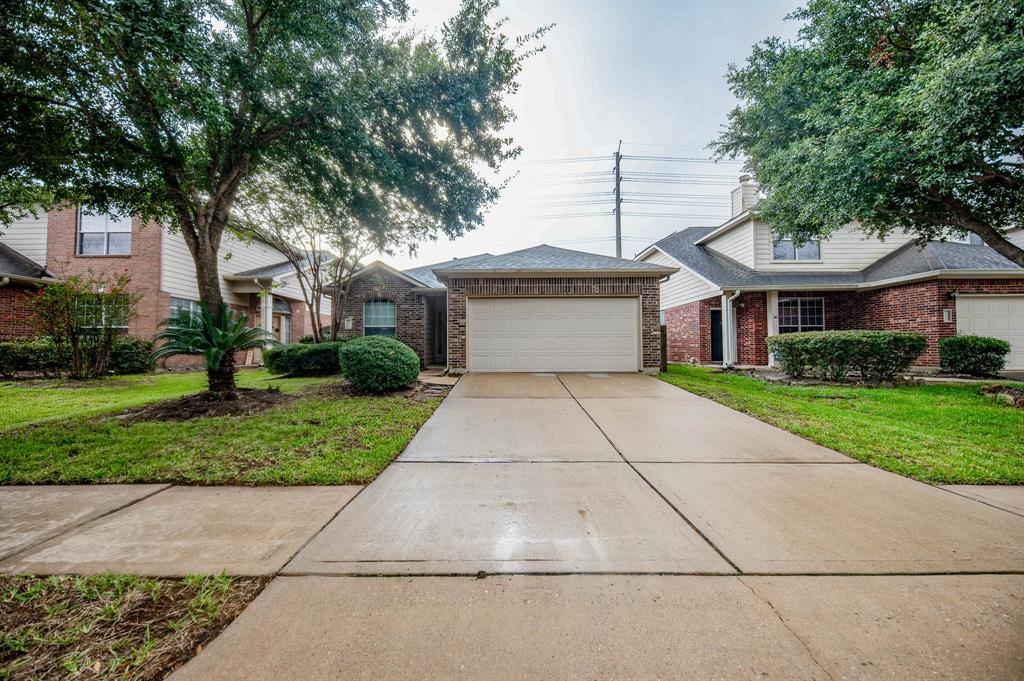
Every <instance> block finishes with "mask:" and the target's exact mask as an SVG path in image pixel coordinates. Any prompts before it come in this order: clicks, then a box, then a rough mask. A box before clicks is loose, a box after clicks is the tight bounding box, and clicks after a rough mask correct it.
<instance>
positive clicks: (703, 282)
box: [637, 176, 1024, 369]
mask: <svg viewBox="0 0 1024 681" xmlns="http://www.w3.org/2000/svg"><path fill="white" fill-rule="evenodd" d="M758 195H759V194H758V188H757V185H755V184H754V183H753V182H751V180H750V178H749V176H743V177H741V178H740V186H739V187H737V188H735V189H734V190H733V192H732V217H731V218H730V219H729V220H727V221H726V222H725V223H723V224H721V225H719V226H717V227H690V228H688V229H683V230H681V231H678V232H675V233H673V234H670V235H669V236H667V237H665V238H664V239H662V240H660V241H658V242H657V243H655V244H652V245H651V246H650V247H648V248H646V249H645V250H644V251H642V252H641V253H640V254H638V255H637V260H641V261H644V262H650V263H656V264H661V265H666V266H672V267H678V268H679V271H678V272H676V273H675V274H673V275H672V276H671V277H669V278H668V279H667V280H666V281H664V282H663V283H662V284H661V312H662V316H663V319H664V324H665V325H666V327H667V329H666V330H667V333H668V355H669V360H670V361H673V362H690V361H693V362H697V363H700V364H724V365H727V366H729V365H753V366H763V365H767V364H769V363H770V361H771V358H770V357H769V355H768V350H767V347H766V344H765V338H766V337H767V336H771V335H775V334H779V333H791V332H796V331H818V330H824V329H889V330H905V331H918V332H920V333H922V334H924V335H925V336H926V337H927V339H928V349H927V350H926V351H925V352H924V354H922V355H921V357H920V358H919V360H918V364H919V365H920V366H923V367H937V366H938V363H939V356H938V346H937V342H938V340H939V339H940V338H944V337H946V336H951V335H953V334H956V333H973V334H978V335H985V336H994V337H997V338H1002V339H1005V340H1007V341H1009V342H1010V344H1011V347H1012V350H1011V353H1010V356H1009V358H1008V361H1007V369H1024V269H1022V268H1020V267H1019V266H1017V265H1016V264H1014V263H1012V262H1011V261H1009V260H1007V259H1005V258H1003V257H1002V256H1001V255H999V254H998V253H996V252H995V251H994V250H992V249H991V248H989V247H988V246H985V245H984V244H982V243H981V242H980V240H978V239H977V238H976V237H973V236H972V237H971V238H968V239H964V240H962V241H941V242H939V241H932V242H929V243H927V244H925V246H924V247H923V248H919V247H918V246H917V245H916V244H915V243H914V242H913V241H912V239H911V238H910V237H909V236H907V235H904V234H892V235H890V236H889V237H888V238H887V239H885V240H884V241H881V240H879V239H877V238H874V237H870V236H867V235H865V234H864V233H863V232H860V231H859V230H858V229H857V226H856V225H855V224H851V225H849V226H847V227H844V228H843V229H840V230H839V231H838V232H836V233H834V234H832V235H831V236H830V237H829V238H828V239H823V240H821V241H810V242H808V243H805V244H803V245H800V246H797V245H795V244H794V243H793V242H792V241H789V240H785V239H782V240H779V239H775V238H774V237H773V235H772V231H771V229H770V227H769V226H768V225H767V224H765V223H763V222H760V221H758V220H757V219H756V218H755V216H754V214H753V212H752V209H753V208H754V207H755V205H756V204H757V201H758ZM1010 238H1011V240H1013V241H1014V242H1015V243H1018V244H1021V245H1024V230H1014V231H1013V232H1011V233H1010Z"/></svg>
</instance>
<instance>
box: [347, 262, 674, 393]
mask: <svg viewBox="0 0 1024 681" xmlns="http://www.w3.org/2000/svg"><path fill="white" fill-rule="evenodd" d="M676 270H677V268H676V267H675V266H671V265H670V266H665V265H659V264H655V263H642V262H636V261H633V260H624V259H621V258H610V257H607V256H602V255H594V254H591V253H582V252H579V251H570V250H566V249H563V248H555V247H553V246H547V245H541V246H535V247H533V248H527V249H525V250H521V251H515V252H512V253H506V254H504V255H491V254H489V253H484V254H481V255H476V256H473V257H469V258H459V259H456V260H450V261H448V262H444V263H437V264H434V265H426V266H423V267H417V268H415V269H410V270H405V271H398V270H396V269H394V268H392V267H390V266H388V265H386V264H385V263H383V262H379V261H378V262H374V263H372V264H370V265H367V266H366V267H364V268H363V269H361V270H360V271H359V272H357V273H356V274H355V275H354V277H353V280H352V283H351V284H350V286H349V291H348V295H347V297H346V301H345V305H344V309H343V311H342V333H343V334H347V335H374V334H387V335H394V336H396V337H397V338H398V339H399V340H401V341H402V342H404V343H406V344H407V345H409V346H410V347H412V348H413V349H414V350H415V351H416V354H417V355H419V357H420V359H421V361H422V362H423V363H424V364H425V365H436V366H445V367H447V369H448V370H449V372H451V373H463V372H466V371H473V372H488V371H543V372H550V371H594V372H600V371H647V372H654V371H657V370H658V367H659V364H660V353H661V338H660V330H659V320H658V310H659V295H660V292H659V283H660V281H661V280H662V279H663V278H665V277H667V276H668V275H670V274H672V273H673V272H675V271H676Z"/></svg>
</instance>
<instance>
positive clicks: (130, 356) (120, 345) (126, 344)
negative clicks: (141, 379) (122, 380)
mask: <svg viewBox="0 0 1024 681" xmlns="http://www.w3.org/2000/svg"><path fill="white" fill-rule="evenodd" d="M152 354H153V341H151V340H146V339H145V338H139V337H138V336H118V337H117V338H115V339H114V344H113V345H112V346H111V348H110V356H109V357H108V358H107V371H109V372H110V373H112V374H118V375H126V374H144V373H146V372H147V371H151V370H152V369H153V359H152V358H151V357H150V355H152Z"/></svg>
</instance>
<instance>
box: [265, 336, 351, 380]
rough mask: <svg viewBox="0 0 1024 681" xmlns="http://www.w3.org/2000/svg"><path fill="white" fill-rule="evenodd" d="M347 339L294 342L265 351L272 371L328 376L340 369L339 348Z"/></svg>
mask: <svg viewBox="0 0 1024 681" xmlns="http://www.w3.org/2000/svg"><path fill="white" fill-rule="evenodd" d="M347 342H348V341H347V340H340V341H332V342H329V343H293V344H291V345H284V346H281V347H279V348H274V349H273V350H267V351H266V352H264V353H263V363H264V364H265V365H266V367H267V368H268V369H270V372H271V373H273V374H279V375H288V376H328V375H330V374H336V373H338V372H339V371H340V368H339V366H338V350H339V349H341V346H342V345H344V344H345V343H347Z"/></svg>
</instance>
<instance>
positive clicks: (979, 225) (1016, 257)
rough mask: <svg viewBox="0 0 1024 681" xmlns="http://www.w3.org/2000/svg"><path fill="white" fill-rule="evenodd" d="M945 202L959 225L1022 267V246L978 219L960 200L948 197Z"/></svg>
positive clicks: (1023, 264)
mask: <svg viewBox="0 0 1024 681" xmlns="http://www.w3.org/2000/svg"><path fill="white" fill-rule="evenodd" d="M945 204H946V207H947V208H949V210H950V212H952V213H953V215H954V216H955V217H956V220H957V222H958V223H959V224H960V226H961V227H963V228H964V229H966V230H968V231H970V232H974V233H975V234H977V235H978V236H979V237H981V240H982V241H983V242H985V245H986V246H988V247H989V248H991V249H992V250H994V251H995V252H996V253H998V254H999V255H1001V256H1003V257H1004V258H1006V259H1007V260H1009V261H1010V262H1013V263H1015V264H1017V265H1019V266H1020V267H1024V248H1021V247H1020V246H1018V245H1017V244H1015V243H1013V242H1012V241H1010V240H1009V239H1007V238H1006V237H1005V236H1003V234H1002V232H1000V231H999V230H998V229H996V228H994V227H992V225H990V224H988V223H987V222H984V221H983V220H979V219H978V218H977V217H975V215H974V213H972V212H971V209H970V208H969V207H968V206H966V205H965V204H964V203H962V202H961V201H958V200H957V199H954V198H951V197H950V198H946V199H945Z"/></svg>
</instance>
